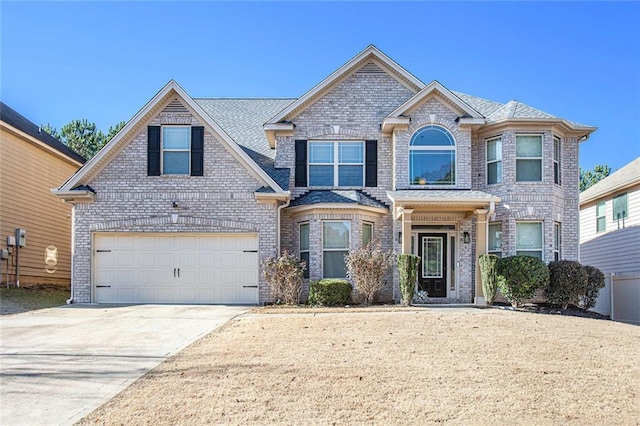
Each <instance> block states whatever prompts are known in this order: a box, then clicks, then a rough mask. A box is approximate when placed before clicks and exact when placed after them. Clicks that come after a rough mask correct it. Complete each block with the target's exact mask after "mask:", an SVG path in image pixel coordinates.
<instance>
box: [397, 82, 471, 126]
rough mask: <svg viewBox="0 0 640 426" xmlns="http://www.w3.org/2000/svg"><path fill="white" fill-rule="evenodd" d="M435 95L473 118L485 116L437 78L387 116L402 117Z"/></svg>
mask: <svg viewBox="0 0 640 426" xmlns="http://www.w3.org/2000/svg"><path fill="white" fill-rule="evenodd" d="M435 95H440V96H442V97H443V98H444V99H445V100H446V101H447V103H449V104H450V105H451V106H453V107H454V108H457V109H458V110H459V112H461V113H463V114H467V115H469V116H470V117H472V118H483V117H482V114H480V113H479V112H478V111H476V110H475V109H474V108H473V107H472V106H471V105H469V104H468V103H466V102H465V101H464V100H462V99H461V98H460V97H458V96H456V95H455V94H454V93H453V92H452V91H450V90H449V89H447V88H446V87H444V86H443V85H442V84H440V82H438V81H437V80H433V81H432V82H431V83H429V84H427V85H426V86H425V87H424V88H423V89H422V90H421V91H420V92H418V93H416V94H415V95H414V96H413V97H412V98H410V99H408V100H407V101H406V102H405V103H403V104H402V105H400V106H399V107H398V108H396V109H395V110H394V111H393V112H392V113H391V114H389V115H388V116H387V117H389V118H397V117H400V116H401V115H404V114H406V113H407V112H409V111H411V110H412V109H415V108H416V107H418V106H419V105H422V104H423V103H424V102H426V101H427V100H428V99H430V98H431V97H433V96H435ZM451 106H450V108H451Z"/></svg>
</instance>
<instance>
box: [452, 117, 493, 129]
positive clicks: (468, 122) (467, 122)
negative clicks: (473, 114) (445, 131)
mask: <svg viewBox="0 0 640 426" xmlns="http://www.w3.org/2000/svg"><path fill="white" fill-rule="evenodd" d="M486 122H487V121H486V120H485V119H484V118H461V119H460V120H458V124H459V125H460V126H461V127H462V126H474V125H479V124H485V123H486Z"/></svg>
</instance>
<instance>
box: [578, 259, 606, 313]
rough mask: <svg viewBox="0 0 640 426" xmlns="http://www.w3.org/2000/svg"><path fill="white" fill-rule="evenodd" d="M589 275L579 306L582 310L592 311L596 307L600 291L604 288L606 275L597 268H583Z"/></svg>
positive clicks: (586, 266)
mask: <svg viewBox="0 0 640 426" xmlns="http://www.w3.org/2000/svg"><path fill="white" fill-rule="evenodd" d="M583 268H584V271H585V272H586V274H587V281H586V283H585V286H584V289H583V291H582V294H581V297H580V302H579V304H578V306H580V307H581V308H582V309H591V308H593V307H594V306H596V299H598V294H599V293H600V289H601V288H604V274H603V273H602V271H601V270H600V269H598V268H596V267H595V266H588V265H585V266H583Z"/></svg>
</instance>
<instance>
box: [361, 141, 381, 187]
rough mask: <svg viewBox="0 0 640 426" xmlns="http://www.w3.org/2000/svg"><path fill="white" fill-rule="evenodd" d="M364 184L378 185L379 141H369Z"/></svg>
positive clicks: (367, 143)
mask: <svg viewBox="0 0 640 426" xmlns="http://www.w3.org/2000/svg"><path fill="white" fill-rule="evenodd" d="M365 151H366V152H365V166H364V169H365V171H364V186H378V141H367V142H366V150H365Z"/></svg>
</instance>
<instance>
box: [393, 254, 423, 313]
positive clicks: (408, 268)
mask: <svg viewBox="0 0 640 426" xmlns="http://www.w3.org/2000/svg"><path fill="white" fill-rule="evenodd" d="M419 263H420V257H419V256H415V255H413V254H400V255H398V275H399V277H400V294H401V295H402V304H403V305H404V306H409V305H410V304H411V301H412V300H413V293H414V291H415V289H416V279H417V277H418V264H419Z"/></svg>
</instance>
